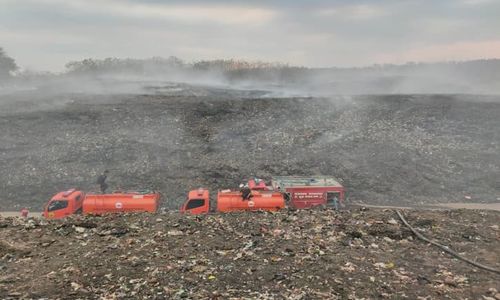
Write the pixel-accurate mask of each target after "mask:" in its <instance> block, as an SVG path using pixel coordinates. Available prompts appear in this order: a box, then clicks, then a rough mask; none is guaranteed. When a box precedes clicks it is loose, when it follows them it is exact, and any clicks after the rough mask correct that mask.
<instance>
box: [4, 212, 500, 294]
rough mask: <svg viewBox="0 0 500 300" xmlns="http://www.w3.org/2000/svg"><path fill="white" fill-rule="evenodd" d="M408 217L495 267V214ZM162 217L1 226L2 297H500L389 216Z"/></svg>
mask: <svg viewBox="0 0 500 300" xmlns="http://www.w3.org/2000/svg"><path fill="white" fill-rule="evenodd" d="M405 215H406V217H407V219H408V221H409V222H410V223H411V224H412V225H414V226H415V230H419V231H422V232H424V231H425V234H426V235H428V236H432V238H434V239H436V240H445V241H446V242H447V244H449V245H450V246H452V247H453V246H454V245H460V251H461V252H464V253H465V254H470V256H471V257H475V259H476V260H477V261H480V262H481V263H485V264H489V265H492V266H496V267H498V265H499V264H500V262H499V261H498V260H496V259H495V257H497V256H495V255H496V253H497V251H498V249H499V248H500V240H499V239H498V234H499V233H498V229H495V228H496V226H498V224H499V223H500V214H498V213H495V212H484V213H481V214H479V213H477V212H474V211H464V210H459V211H407V212H406V213H405ZM159 216H160V215H151V214H132V215H129V214H125V215H106V216H102V217H92V216H87V217H70V218H68V219H65V220H54V221H43V222H42V220H36V219H35V220H33V221H31V222H29V221H28V220H27V219H22V218H4V219H1V220H0V223H1V224H3V225H2V229H1V230H0V298H9V297H11V298H14V297H17V298H23V299H24V298H28V299H29V298H36V299H38V298H46V299H53V298H61V299H68V298H69V299H77V298H80V299H87V298H89V297H91V298H101V299H119V298H125V299H127V298H129V299H131V298H139V299H151V298H153V299H154V298H163V299H216V298H217V299H231V298H232V299H309V298H312V299H316V298H320V299H346V298H347V299H348V298H351V299H362V298H365V299H371V298H373V295H375V294H376V295H381V296H380V297H386V298H399V297H401V295H405V297H407V298H408V299H429V298H428V296H430V297H431V298H432V299H440V298H442V295H444V294H446V295H447V296H448V297H449V298H450V299H460V298H462V296H463V295H465V294H466V295H468V297H471V298H473V299H482V298H483V299H489V298H492V299H494V300H498V299H496V298H495V297H498V296H497V294H498V292H497V290H496V289H497V288H498V285H497V283H498V277H495V276H496V275H495V274H493V273H489V272H486V271H482V270H480V269H473V268H471V267H470V266H469V265H467V264H465V263H464V262H462V261H460V260H455V259H452V258H451V257H450V256H448V255H447V254H445V253H444V252H443V251H440V249H438V248H435V247H429V245H428V244H427V243H425V242H422V241H421V240H419V239H416V238H415V239H412V236H413V234H412V232H411V231H409V229H407V227H406V226H404V225H403V224H402V223H400V222H399V221H398V222H396V224H394V222H393V221H392V220H398V219H397V218H398V217H397V215H396V213H395V212H394V211H392V210H380V209H369V210H358V209H353V210H351V211H341V212H336V211H334V210H321V209H318V210H283V211H281V212H278V213H273V214H271V213H265V212H255V213H231V214H211V215H204V216H190V215H179V214H176V213H172V212H165V213H162V214H161V220H162V221H161V222H159V221H158V219H160V217H159ZM26 224H30V226H29V227H26ZM415 224H418V226H417V225H415ZM433 227H436V228H438V230H437V229H436V230H432V228H433ZM464 234H466V235H467V236H472V237H473V238H472V239H464V237H463V236H464ZM478 236H479V237H481V238H480V239H476V238H475V237H478ZM457 249H458V247H457ZM479 254H480V255H479ZM26 286H29V287H30V288H29V289H26V288H25V287H26ZM472 287H474V289H472ZM476 291H477V292H476ZM16 293H18V294H16ZM9 295H10V296H9ZM91 295H92V296H91ZM382 295H383V296H382ZM483 296H484V297H489V298H484V297H483ZM426 297H427V298H426Z"/></svg>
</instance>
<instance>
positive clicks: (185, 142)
mask: <svg viewBox="0 0 500 300" xmlns="http://www.w3.org/2000/svg"><path fill="white" fill-rule="evenodd" d="M0 128H1V131H0V165H1V166H2V167H1V168H0V185H1V186H0V210H18V209H19V208H20V207H21V206H28V207H29V208H30V209H31V210H34V211H37V210H41V208H42V205H43V204H44V203H45V202H46V201H47V200H48V199H49V198H50V197H51V196H52V195H53V194H55V193H56V192H58V191H60V190H64V189H68V188H71V187H76V188H81V189H84V190H87V191H92V190H93V191H96V190H97V186H96V184H95V181H96V177H97V175H98V174H99V173H100V172H102V171H103V170H105V169H109V170H110V171H111V173H110V176H109V178H108V180H109V182H108V183H109V185H110V189H111V190H131V189H144V188H148V189H154V190H158V191H160V192H161V193H162V194H163V195H164V196H165V199H166V201H165V202H164V205H165V206H167V207H168V208H170V209H174V208H177V207H178V206H179V205H180V203H181V202H182V201H183V200H184V198H185V195H186V192H187V191H188V190H190V189H193V188H197V187H200V186H204V187H208V188H210V189H212V190H216V189H218V188H228V187H229V188H232V187H237V185H238V184H239V183H240V182H241V181H242V180H244V179H245V178H249V177H251V176H257V177H261V178H271V177H272V176H274V175H316V174H324V175H333V176H336V177H337V178H339V179H340V180H341V181H342V183H343V184H344V185H345V186H346V188H347V190H348V191H349V197H350V200H352V201H357V202H364V203H368V204H384V205H423V204H429V203H437V202H463V201H464V199H465V198H464V197H467V199H468V198H469V197H470V200H466V201H470V202H490V203H491V202H498V201H500V179H499V178H500V130H499V128H500V97H499V96H474V95H390V96H382V95H366V96H332V97H328V98H311V97H306V98H303V97H289V98H286V97H274V98H273V97H272V95H270V94H266V92H264V91H238V90H229V89H220V88H219V89H217V88H209V87H200V86H188V85H175V84H171V85H165V86H161V85H157V86H155V87H149V88H148V89H144V90H143V92H141V93H129V94H107V95H105V94H95V93H94V94H90V93H87V94H86V93H72V94H70V93H57V92H53V91H42V90H39V91H25V92H17V93H14V94H6V95H5V94H4V95H2V96H0Z"/></svg>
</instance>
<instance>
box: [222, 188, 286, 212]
mask: <svg viewBox="0 0 500 300" xmlns="http://www.w3.org/2000/svg"><path fill="white" fill-rule="evenodd" d="M284 207H285V200H284V198H283V194H281V193H278V192H270V191H269V192H268V191H252V197H250V199H249V200H243V198H242V196H241V193H240V192H239V191H228V192H226V191H220V192H219V193H218V194H217V211H219V212H231V211H249V210H267V211H276V210H279V209H282V208H284Z"/></svg>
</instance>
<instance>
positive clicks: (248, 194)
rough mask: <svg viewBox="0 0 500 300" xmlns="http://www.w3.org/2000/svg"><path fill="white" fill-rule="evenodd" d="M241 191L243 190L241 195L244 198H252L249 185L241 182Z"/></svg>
mask: <svg viewBox="0 0 500 300" xmlns="http://www.w3.org/2000/svg"><path fill="white" fill-rule="evenodd" d="M240 192H241V197H242V198H243V200H250V197H251V193H252V191H251V190H250V188H249V187H248V185H246V184H243V183H242V184H240Z"/></svg>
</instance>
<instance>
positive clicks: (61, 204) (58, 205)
mask: <svg viewBox="0 0 500 300" xmlns="http://www.w3.org/2000/svg"><path fill="white" fill-rule="evenodd" d="M66 207H68V200H53V201H51V202H50V203H49V207H48V208H47V211H55V210H59V209H63V208H66Z"/></svg>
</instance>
